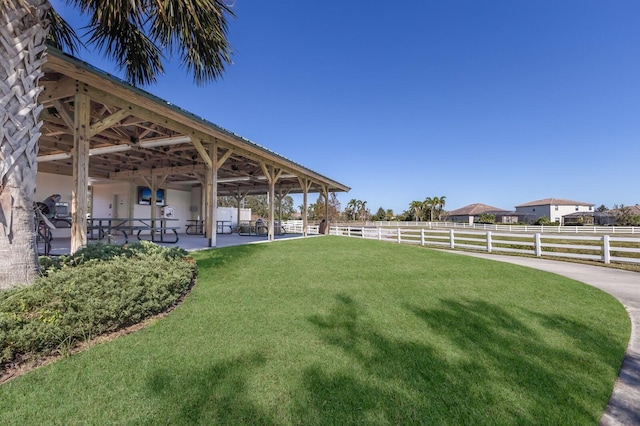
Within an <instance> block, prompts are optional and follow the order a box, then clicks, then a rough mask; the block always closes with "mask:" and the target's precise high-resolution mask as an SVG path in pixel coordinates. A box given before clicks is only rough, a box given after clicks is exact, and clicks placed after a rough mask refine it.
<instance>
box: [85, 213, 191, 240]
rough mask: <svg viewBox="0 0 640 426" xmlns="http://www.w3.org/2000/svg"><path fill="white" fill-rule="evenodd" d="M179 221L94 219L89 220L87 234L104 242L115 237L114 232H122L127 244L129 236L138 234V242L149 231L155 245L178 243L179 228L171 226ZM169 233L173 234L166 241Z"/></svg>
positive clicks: (131, 218)
mask: <svg viewBox="0 0 640 426" xmlns="http://www.w3.org/2000/svg"><path fill="white" fill-rule="evenodd" d="M177 221H178V219H169V218H164V217H161V218H139V217H93V218H91V219H89V220H88V222H89V223H88V226H87V233H88V234H89V236H91V237H93V236H94V233H96V234H97V235H96V238H97V239H99V240H102V239H103V238H104V237H105V236H107V235H113V234H114V232H120V233H122V235H123V236H124V241H125V244H126V243H128V242H129V235H130V234H131V235H133V233H134V232H136V237H137V238H138V240H144V239H145V238H143V237H144V236H145V235H147V234H146V232H147V231H148V235H149V236H150V238H149V240H150V241H153V242H154V243H177V242H178V229H180V227H179V226H171V222H177ZM167 231H171V232H173V236H172V238H170V239H168V240H167V239H166V238H165V235H166V234H167Z"/></svg>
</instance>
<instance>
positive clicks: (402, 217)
mask: <svg viewBox="0 0 640 426" xmlns="http://www.w3.org/2000/svg"><path fill="white" fill-rule="evenodd" d="M396 220H398V221H400V222H412V221H413V215H412V214H411V212H410V211H409V210H403V211H402V213H400V214H399V215H397V216H396Z"/></svg>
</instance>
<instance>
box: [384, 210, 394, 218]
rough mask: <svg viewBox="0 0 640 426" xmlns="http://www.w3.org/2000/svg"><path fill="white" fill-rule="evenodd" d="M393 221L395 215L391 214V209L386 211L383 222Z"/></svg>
mask: <svg viewBox="0 0 640 426" xmlns="http://www.w3.org/2000/svg"><path fill="white" fill-rule="evenodd" d="M393 219H395V215H394V214H393V209H387V211H386V212H385V220H393Z"/></svg>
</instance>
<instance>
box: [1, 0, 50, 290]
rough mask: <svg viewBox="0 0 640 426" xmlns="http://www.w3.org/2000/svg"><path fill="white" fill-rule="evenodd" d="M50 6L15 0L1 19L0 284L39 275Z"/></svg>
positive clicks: (32, 0)
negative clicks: (36, 200) (41, 98)
mask: <svg viewBox="0 0 640 426" xmlns="http://www.w3.org/2000/svg"><path fill="white" fill-rule="evenodd" d="M25 4H27V5H28V7H26V6H24V5H25ZM0 7H2V6H0ZM49 7H50V5H49V3H48V2H46V1H44V0H25V1H24V2H19V1H16V0H11V1H10V3H9V6H8V7H6V8H5V10H2V14H1V16H2V17H1V18H0V42H1V43H0V122H1V125H2V130H1V131H0V259H1V260H0V288H8V287H10V286H11V285H12V284H15V283H29V282H31V281H32V280H33V279H34V278H35V277H36V276H37V275H38V259H37V252H36V240H35V227H34V216H33V197H34V192H35V185H36V173H37V162H36V158H37V155H38V139H39V137H40V126H41V124H42V122H41V121H40V120H39V118H38V116H39V114H40V111H41V110H42V105H40V104H38V95H39V93H40V91H41V90H42V89H41V88H39V87H38V80H39V79H40V77H41V76H42V65H43V63H44V61H45V53H46V50H45V49H46V48H45V44H44V41H45V37H46V34H47V23H46V22H43V20H42V16H43V14H44V12H45V11H46V10H47V8H49Z"/></svg>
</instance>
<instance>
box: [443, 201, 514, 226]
mask: <svg viewBox="0 0 640 426" xmlns="http://www.w3.org/2000/svg"><path fill="white" fill-rule="evenodd" d="M484 214H490V215H493V216H494V217H495V223H518V215H517V214H515V213H514V212H513V211H508V210H502V209H499V208H497V207H492V206H488V205H486V204H481V203H475V204H469V205H468V206H465V207H461V208H459V209H456V210H451V211H450V212H448V213H447V220H449V221H451V222H465V223H469V224H472V223H475V222H478V221H479V220H480V216H482V215H484Z"/></svg>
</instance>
